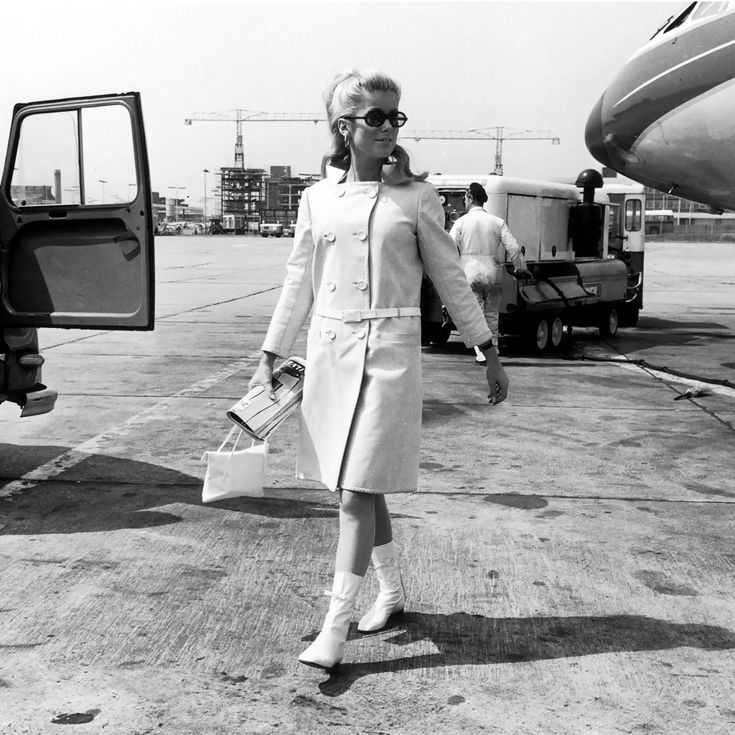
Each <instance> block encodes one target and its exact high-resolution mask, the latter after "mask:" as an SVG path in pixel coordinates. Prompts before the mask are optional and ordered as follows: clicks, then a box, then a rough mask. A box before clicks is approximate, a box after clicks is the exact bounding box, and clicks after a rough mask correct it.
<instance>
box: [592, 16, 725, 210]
mask: <svg viewBox="0 0 735 735" xmlns="http://www.w3.org/2000/svg"><path fill="white" fill-rule="evenodd" d="M708 5H709V6H712V5H718V6H720V12H719V13H713V14H711V15H706V14H704V11H705V8H704V7H702V6H708ZM700 7H701V8H702V10H701V11H699V9H700ZM688 10H689V13H688V14H687V15H686V16H684V13H683V14H682V15H680V16H679V18H677V19H674V21H673V22H672V23H669V24H668V25H667V27H666V28H664V29H663V30H662V32H660V33H658V34H657V35H656V36H654V38H652V39H651V40H650V41H649V42H648V43H647V44H646V45H645V46H644V47H642V48H641V49H640V50H639V51H638V52H637V53H636V54H634V55H633V57H632V58H631V59H630V60H629V61H628V63H627V64H626V65H625V66H624V67H623V68H622V69H621V70H620V72H619V73H618V75H617V76H616V77H615V79H614V80H613V81H612V83H611V84H610V85H609V86H608V88H607V89H606V90H605V92H604V94H603V95H602V97H601V98H600V100H599V101H598V103H597V105H595V107H594V109H593V110H592V113H591V114H590V117H589V120H588V121H587V128H586V130H585V140H586V143H587V147H588V148H589V150H590V152H591V153H592V155H593V156H594V157H595V158H596V159H597V160H598V161H600V162H601V163H603V164H604V165H605V166H608V167H610V168H613V169H615V170H616V171H618V172H620V173H622V174H624V175H625V176H628V177H629V178H631V179H634V180H635V181H639V182H640V183H642V184H645V185H648V186H652V187H654V188H656V189H660V190H662V191H667V192H670V193H672V194H675V195H676V196H679V197H683V198H685V199H691V200H693V201H696V202H701V203H703V204H707V205H709V206H710V207H711V208H712V209H713V210H715V211H721V210H725V209H733V210H735V145H733V138H734V137H735V7H732V6H730V5H729V4H728V3H709V4H708V3H693V4H692V5H691V6H689V8H688ZM698 11H699V12H700V14H701V15H700V17H698V15H697V14H698ZM684 12H685V13H686V12H687V11H684ZM707 12H711V11H709V10H708V11H707ZM682 16H684V19H683V20H680V19H681V18H682ZM677 21H679V22H678V24H677Z"/></svg>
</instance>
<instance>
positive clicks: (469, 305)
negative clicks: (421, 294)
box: [416, 184, 497, 347]
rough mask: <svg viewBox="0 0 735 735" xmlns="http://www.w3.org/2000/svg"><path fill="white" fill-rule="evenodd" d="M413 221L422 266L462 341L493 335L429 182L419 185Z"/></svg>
mask: <svg viewBox="0 0 735 735" xmlns="http://www.w3.org/2000/svg"><path fill="white" fill-rule="evenodd" d="M416 222H417V224H416V231H417V236H418V243H419V251H420V253H421V259H422V260H423V263H424V270H425V271H426V275H428V276H429V278H430V279H431V281H432V283H433V284H434V286H435V287H436V290H437V291H438V292H439V296H440V297H441V299H442V301H443V302H444V305H445V306H446V307H447V310H448V311H449V313H450V315H451V317H452V321H453V322H454V324H455V326H456V327H457V329H458V330H459V331H460V333H461V335H462V338H463V339H464V343H465V345H466V346H467V347H472V346H473V345H480V344H483V343H485V342H487V341H489V340H490V339H495V335H493V333H492V332H491V331H490V329H489V328H488V326H487V323H486V322H485V317H484V315H483V313H482V311H481V310H480V307H479V306H478V304H477V299H476V298H475V296H474V294H473V293H472V290H471V289H470V285H469V283H468V282H467V278H466V277H465V274H464V271H463V270H462V266H461V265H460V260H459V253H458V252H457V247H456V245H455V244H454V241H453V240H452V238H451V237H450V236H449V233H447V231H446V230H445V229H444V210H443V209H442V205H441V203H440V202H439V196H438V195H437V193H436V190H435V189H434V187H433V186H431V185H430V184H422V186H421V194H420V196H419V202H418V212H417V216H416ZM496 341H497V340H496Z"/></svg>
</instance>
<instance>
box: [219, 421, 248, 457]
mask: <svg viewBox="0 0 735 735" xmlns="http://www.w3.org/2000/svg"><path fill="white" fill-rule="evenodd" d="M236 431H239V432H240V433H239V434H238V436H237V439H235V447H236V446H237V443H238V442H239V441H240V436H242V429H240V427H239V426H233V427H232V428H231V429H230V432H229V434H227V436H226V437H225V440H224V441H223V442H222V444H220V445H219V449H218V450H217V451H218V452H221V451H222V450H223V449H224V448H225V444H227V442H228V441H230V439H232V435H233V434H234V433H235V432H236ZM235 447H232V451H233V452H234V451H235Z"/></svg>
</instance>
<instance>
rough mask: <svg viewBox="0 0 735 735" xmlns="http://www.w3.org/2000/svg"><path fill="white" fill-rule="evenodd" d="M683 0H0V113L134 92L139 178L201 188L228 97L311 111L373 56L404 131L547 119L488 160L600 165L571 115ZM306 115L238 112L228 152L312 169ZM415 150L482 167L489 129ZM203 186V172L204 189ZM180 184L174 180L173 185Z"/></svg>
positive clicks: (318, 147) (255, 161)
mask: <svg viewBox="0 0 735 735" xmlns="http://www.w3.org/2000/svg"><path fill="white" fill-rule="evenodd" d="M686 4H687V3H683V2H681V3H680V2H674V3H672V2H627V1H620V0H616V1H614V2H613V1H600V2H594V1H590V0H584V1H581V0H580V1H578V2H562V1H561V0H559V1H551V2H530V1H528V2H519V0H513V1H512V2H500V1H497V2H494V1H484V2H458V1H456V0H452V1H451V2H449V1H437V2H427V1H425V0H415V1H414V2H394V1H386V2H374V1H369V0H361V1H352V2H350V1H346V0H342V1H341V2H315V1H314V0H303V1H302V2H281V1H278V0H270V1H269V2H256V1H250V0H248V1H245V0H229V1H227V2H219V1H215V0H211V1H210V0H206V1H205V0H180V1H178V2H174V1H173V0H169V1H167V0H147V1H145V2H143V1H140V2H138V1H137V0H126V1H125V2H116V1H115V0H105V1H104V2H102V1H100V0H97V1H96V2H94V3H92V2H89V3H88V2H82V0H62V1H60V2H50V0H34V1H33V2H27V3H12V4H6V5H5V6H4V7H3V27H4V31H5V33H4V34H3V40H2V44H1V45H0V54H2V55H3V57H4V58H3V62H4V63H3V65H2V68H3V69H4V70H5V73H4V75H3V83H2V87H1V88H0V130H1V131H2V134H3V136H4V138H7V130H8V128H9V119H10V114H11V112H12V106H13V104H14V103H15V102H17V101H31V100H39V99H49V98H57V97H69V96H77V95H86V94H102V93H107V92H125V91H131V90H134V91H139V92H141V94H142V99H143V109H144V115H145V125H146V133H147V138H148V151H149V159H150V166H151V176H152V183H153V188H154V189H155V190H158V191H160V192H161V194H163V195H164V196H165V195H172V194H173V192H172V191H171V190H169V188H168V187H180V186H185V187H186V192H185V193H186V195H189V196H190V202H191V203H192V204H200V203H201V200H202V196H203V186H204V183H203V182H204V176H203V174H202V169H205V168H207V169H210V170H216V169H217V168H219V167H220V166H231V165H233V159H234V143H235V123H234V122H216V123H214V122H195V123H194V124H193V125H191V126H185V125H184V119H185V118H187V117H191V116H192V115H193V113H197V112H203V113H213V112H218V113H222V114H223V115H225V116H227V115H231V116H232V117H233V118H234V110H235V109H236V108H241V109H246V110H263V111H268V112H322V101H321V91H322V89H323V88H324V86H325V85H326V84H327V82H328V81H329V80H330V78H331V77H332V76H333V75H334V74H335V73H337V72H339V71H343V70H345V69H349V68H364V67H367V66H373V67H378V68H381V69H383V70H385V71H387V72H388V73H390V74H391V75H393V76H394V77H396V78H397V79H398V80H399V82H400V83H401V85H402V87H403V97H402V100H401V109H403V110H404V111H405V112H406V114H407V115H408V118H409V122H408V124H407V126H406V128H405V129H404V130H405V131H407V132H408V131H410V130H411V129H414V130H427V129H443V130H447V129H451V130H467V129H474V128H485V127H490V126H493V127H494V126H504V127H505V128H507V129H512V130H523V129H526V130H540V131H549V132H550V133H551V134H553V135H555V136H558V137H559V139H560V140H561V144H560V145H558V146H554V145H551V142H550V141H546V140H540V141H525V142H523V141H510V142H506V143H505V144H504V147H503V164H504V168H505V174H506V175H508V176H519V177H524V178H536V179H562V178H573V177H574V176H576V174H577V173H578V172H579V171H580V170H582V169H583V168H587V167H590V166H594V167H599V164H597V163H596V162H595V161H594V159H592V157H591V156H590V155H589V153H588V152H587V150H586V147H585V145H584V127H585V123H586V121H587V116H588V114H589V112H590V110H591V108H592V107H593V105H594V104H595V102H596V101H597V99H598V98H599V96H600V94H601V93H602V92H603V90H604V88H605V86H606V85H607V84H608V83H609V82H610V80H611V79H612V77H613V76H614V75H615V74H616V72H617V70H618V69H619V68H620V67H621V66H622V65H623V64H624V63H625V61H626V60H627V59H628V58H629V57H630V56H631V55H632V53H633V52H634V51H635V50H636V49H638V48H639V47H640V46H641V45H643V44H644V43H645V42H646V41H647V40H648V38H650V37H651V36H652V35H653V33H654V32H655V31H656V29H657V28H658V27H659V26H660V25H661V24H662V23H663V22H664V21H665V20H666V19H667V18H668V17H669V16H671V15H672V14H674V13H677V12H679V11H680V10H681V9H682V8H684V7H686ZM325 130H326V125H325V124H324V123H321V124H320V125H318V126H315V125H314V124H313V123H300V122H299V123H247V124H245V125H244V139H245V164H246V166H251V167H261V168H267V167H269V166H270V165H290V166H291V167H292V171H293V173H304V172H305V173H308V172H317V171H318V169H319V163H320V160H321V156H322V154H323V152H324V149H325V146H326V135H325ZM404 144H405V145H406V147H407V148H408V149H409V151H411V153H412V156H413V159H414V162H415V164H416V165H415V167H414V168H417V169H421V170H429V171H431V172H442V173H487V172H489V171H491V170H492V169H493V165H494V155H495V143H494V142H492V141H485V142H476V141H430V140H424V141H421V142H418V143H417V142H413V141H404ZM213 187H214V177H212V176H210V177H209V180H208V189H209V190H210V193H209V194H208V196H211V189H212V188H213ZM179 195H180V194H179Z"/></svg>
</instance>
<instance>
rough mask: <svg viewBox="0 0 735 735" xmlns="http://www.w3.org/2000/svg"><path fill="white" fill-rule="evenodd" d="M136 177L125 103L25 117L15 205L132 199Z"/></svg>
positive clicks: (18, 154) (15, 169)
mask: <svg viewBox="0 0 735 735" xmlns="http://www.w3.org/2000/svg"><path fill="white" fill-rule="evenodd" d="M137 180H138V178H137V175H136V165H135V151H134V146H133V137H132V126H131V118H130V113H129V112H128V109H127V108H126V107H125V106H123V105H120V104H108V105H99V106H96V107H89V108H85V109H82V110H62V111H52V112H47V111H44V112H38V113H32V114H29V115H27V116H26V117H24V118H23V120H22V122H21V128H20V137H19V141H18V147H17V150H16V155H15V161H14V164H13V176H12V179H11V186H10V198H11V200H12V202H13V203H14V204H15V205H16V206H19V207H30V206H33V205H46V206H48V205H52V206H73V205H77V206H88V205H91V206H94V205H104V204H107V205H109V204H111V203H116V202H119V203H126V202H131V201H133V200H134V199H135V198H136V195H137V191H138V184H137Z"/></svg>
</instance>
